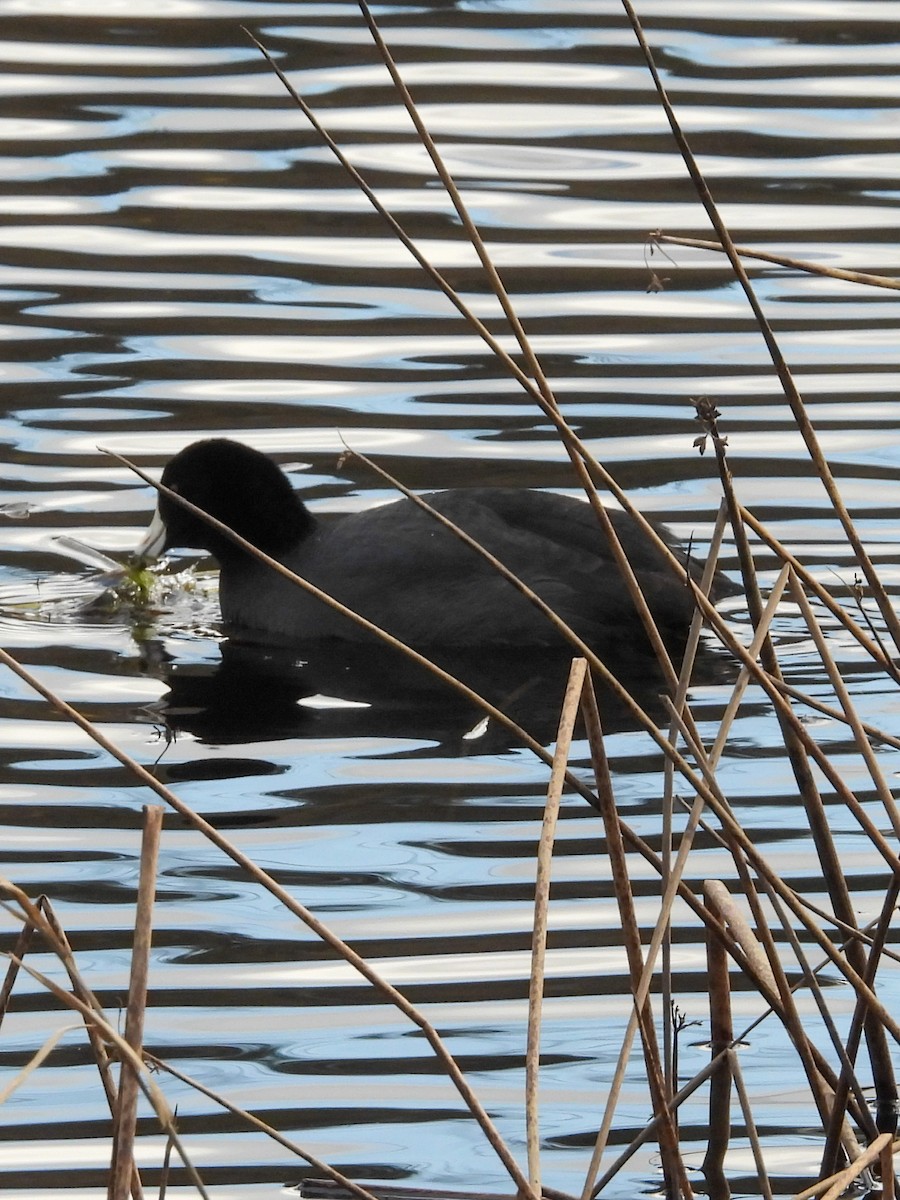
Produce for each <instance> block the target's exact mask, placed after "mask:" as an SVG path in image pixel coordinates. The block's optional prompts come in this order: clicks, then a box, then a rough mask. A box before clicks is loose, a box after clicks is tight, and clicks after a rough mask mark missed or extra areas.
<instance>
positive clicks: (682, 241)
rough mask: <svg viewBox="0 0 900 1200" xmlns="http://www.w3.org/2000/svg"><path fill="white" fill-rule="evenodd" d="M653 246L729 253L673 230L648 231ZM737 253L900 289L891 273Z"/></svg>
mask: <svg viewBox="0 0 900 1200" xmlns="http://www.w3.org/2000/svg"><path fill="white" fill-rule="evenodd" d="M648 238H649V241H650V245H651V248H652V247H653V246H654V245H660V246H684V247H686V248H687V249H688V250H712V251H713V252H714V253H717V254H723V253H725V251H724V249H723V247H722V245H721V243H720V242H708V241H704V240H703V239H702V238H689V237H680V236H679V235H677V234H673V233H663V232H662V230H660V229H656V230H653V232H651V233H650V234H648ZM734 250H735V253H736V254H739V255H740V256H741V258H752V259H757V260H759V261H760V262H767V263H772V264H773V265H774V266H776V267H787V268H788V269H789V270H793V271H802V272H803V273H804V274H805V275H824V276H825V277H826V278H828V279H843V280H845V281H846V282H848V283H859V284H862V285H864V286H865V287H879V288H889V289H891V290H892V291H897V290H900V279H894V278H892V277H891V276H890V275H872V274H870V273H869V272H867V271H844V270H842V269H841V268H840V267H823V266H822V264H821V263H813V262H808V261H807V260H805V259H802V258H788V257H787V256H786V255H784V254H771V253H769V252H768V251H766V250H751V249H750V247H749V246H735V247H734Z"/></svg>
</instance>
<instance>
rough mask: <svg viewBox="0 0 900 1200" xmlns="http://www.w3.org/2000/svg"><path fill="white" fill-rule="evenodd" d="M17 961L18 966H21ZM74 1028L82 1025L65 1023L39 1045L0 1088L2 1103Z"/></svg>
mask: <svg viewBox="0 0 900 1200" xmlns="http://www.w3.org/2000/svg"><path fill="white" fill-rule="evenodd" d="M19 965H20V964H19V963H16V966H19ZM73 1029H81V1025H63V1026H61V1027H60V1028H59V1029H55V1030H54V1031H53V1033H51V1034H50V1036H49V1037H48V1038H47V1039H46V1040H45V1041H44V1042H43V1043H42V1044H41V1045H40V1046H39V1047H38V1049H37V1050H36V1051H35V1053H34V1054H33V1055H32V1056H31V1058H29V1060H28V1062H27V1063H26V1064H25V1066H24V1067H22V1069H21V1071H19V1073H18V1074H17V1075H14V1076H13V1077H12V1079H10V1081H9V1082H8V1083H7V1084H6V1085H5V1086H4V1087H3V1088H0V1105H3V1104H5V1103H6V1102H7V1100H8V1099H9V1098H10V1096H11V1095H12V1094H13V1092H16V1091H18V1089H19V1088H20V1087H21V1086H22V1084H23V1083H25V1082H26V1080H28V1079H29V1078H30V1077H31V1075H32V1074H33V1073H34V1072H35V1071H36V1070H37V1069H38V1067H39V1066H40V1065H41V1063H43V1062H44V1061H45V1060H46V1059H47V1058H48V1057H49V1055H50V1054H52V1053H53V1051H54V1050H55V1049H56V1047H57V1046H58V1045H59V1043H60V1042H61V1041H62V1039H63V1038H64V1037H65V1036H66V1034H67V1033H71V1032H72V1030H73Z"/></svg>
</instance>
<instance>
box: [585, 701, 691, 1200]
mask: <svg viewBox="0 0 900 1200" xmlns="http://www.w3.org/2000/svg"><path fill="white" fill-rule="evenodd" d="M582 695H583V710H584V717H585V725H586V726H587V734H588V743H589V745H590V750H591V763H592V765H593V769H594V778H595V780H596V784H597V795H598V797H599V800H600V811H601V815H602V817H603V827H604V830H605V832H606V852H607V855H608V857H609V863H610V870H611V872H612V879H613V887H614V890H615V894H616V903H617V905H618V909H619V919H620V921H621V923H622V935H623V941H624V945H625V953H626V956H627V959H628V970H629V973H630V975H631V987H632V993H633V995H634V1014H635V1015H636V1017H637V1023H638V1026H639V1028H640V1031H641V1041H642V1043H643V1048H644V1066H645V1070H646V1073H647V1084H648V1086H649V1089H650V1098H651V1102H652V1105H653V1112H654V1113H658V1114H660V1116H661V1120H660V1123H659V1133H658V1143H659V1151H660V1157H661V1159H662V1168H663V1175H664V1177H665V1181H666V1193H667V1195H668V1196H669V1197H678V1196H683V1197H685V1200H691V1197H692V1196H693V1194H694V1193H693V1189H692V1188H691V1184H690V1180H689V1178H688V1174H687V1171H686V1169H685V1166H684V1162H683V1160H682V1158H681V1153H680V1150H679V1145H678V1130H677V1128H676V1125H675V1119H674V1114H673V1112H672V1110H671V1108H670V1107H669V1103H668V1095H667V1089H666V1084H665V1074H664V1072H663V1068H662V1063H661V1061H660V1057H659V1049H658V1047H657V1042H656V1032H655V1029H654V1025H653V1010H652V1008H651V1005H650V996H649V986H646V987H645V986H644V981H645V979H647V981H648V984H649V979H648V971H649V970H651V969H652V964H651V963H650V961H649V959H648V962H647V963H645V962H644V956H643V953H642V949H641V934H640V929H639V927H638V922H637V916H636V914H635V910H634V897H633V895H632V891H631V880H630V878H629V875H628V863H627V860H626V857H625V844H624V842H623V840H622V830H621V827H620V824H619V814H618V812H617V810H616V798H615V793H614V791H613V786H612V778H611V776H610V773H609V762H608V760H607V757H606V748H605V746H604V741H603V727H602V723H601V719H600V711H599V708H598V707H597V698H596V695H595V693H594V689H593V686H592V685H591V681H590V678H586V679H585V680H584V688H583V693H582ZM620 1062H622V1057H621V1056H620ZM624 1065H625V1064H624V1063H623V1066H624Z"/></svg>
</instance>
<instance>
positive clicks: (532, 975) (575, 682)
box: [525, 658, 587, 1196]
mask: <svg viewBox="0 0 900 1200" xmlns="http://www.w3.org/2000/svg"><path fill="white" fill-rule="evenodd" d="M586 674H587V662H586V660H585V659H583V658H574V659H573V660H572V666H571V668H570V670H569V678H568V682H567V684H566V692H565V696H564V698H563V704H562V711H561V713H560V718H559V730H558V733H557V737H556V749H555V751H554V754H553V767H552V770H551V772H550V782H549V783H548V785H547V803H546V804H545V806H544V818H543V821H542V823H541V837H540V841H539V843H538V854H537V871H536V876H535V882H534V922H533V924H532V932H531V970H530V972H529V978H528V1031H527V1037H526V1049H525V1142H526V1147H527V1155H528V1178H529V1181H530V1182H531V1186H532V1188H533V1189H534V1191H535V1194H536V1195H538V1196H540V1194H541V1158H540V1150H541V1139H540V1125H539V1121H538V1083H539V1077H540V1054H541V1007H542V1002H543V996H544V962H545V957H546V951H547V911H548V908H549V905H550V872H551V868H552V864H553V843H554V840H555V838H556V825H557V821H558V818H559V806H560V801H561V800H562V794H563V789H564V787H565V782H566V764H567V762H568V758H569V751H570V750H571V748H572V736H573V734H574V732H575V722H576V720H577V718H578V707H579V704H580V702H581V693H582V690H583V688H584V682H585V676H586Z"/></svg>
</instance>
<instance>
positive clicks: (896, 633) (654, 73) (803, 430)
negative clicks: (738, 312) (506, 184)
mask: <svg viewBox="0 0 900 1200" xmlns="http://www.w3.org/2000/svg"><path fill="white" fill-rule="evenodd" d="M622 4H623V6H624V8H625V12H626V14H627V15H628V19H629V21H630V22H631V26H632V28H633V30H634V33H635V37H636V38H637V41H638V45H639V46H640V48H641V52H642V54H643V55H644V60H645V62H646V64H647V68H648V70H649V72H650V75H651V77H652V79H653V84H654V87H655V88H656V93H657V96H658V97H659V101H660V104H661V105H662V107H663V111H664V112H665V114H666V119H667V121H668V122H669V127H670V129H671V131H672V136H673V137H674V139H675V142H676V144H677V146H678V149H679V152H680V153H681V156H682V158H683V160H684V163H685V166H686V167H687V170H688V174H689V175H690V177H691V181H692V182H693V184H694V187H695V189H696V191H697V195H698V197H699V199H700V202H701V204H702V205H703V207H704V208H705V209H706V213H707V216H708V217H709V219H710V221H711V223H712V226H713V228H714V229H715V231H716V236H717V237H718V238H719V241H720V242H721V244H722V248H723V250H724V251H725V253H726V254H727V255H728V259H729V261H730V263H731V267H732V270H733V271H734V273H735V276H736V278H737V280H738V282H739V283H740V285H741V288H742V289H743V291H744V295H745V296H746V297H747V301H748V303H749V305H750V308H751V310H752V312H753V316H754V318H755V320H756V323H757V325H758V327H759V331H760V333H761V334H762V337H763V341H764V342H765V344H766V348H767V350H768V352H769V356H770V357H771V359H772V364H773V366H774V367H775V371H776V374H777V375H778V378H779V381H780V382H781V386H782V389H783V390H784V394H785V397H786V399H787V402H788V404H789V406H790V409H791V412H792V413H793V416H794V421H795V422H796V424H797V428H798V429H799V431H800V435H801V436H802V438H803V440H804V442H805V443H806V448H807V451H808V452H809V456H810V460H811V462H812V464H813V466H814V467H815V470H816V473H817V475H818V476H819V479H820V480H821V482H822V486H823V487H824V488H825V492H826V494H827V496H828V499H829V501H830V502H831V506H832V508H833V509H834V512H835V514H836V516H837V518H838V520H839V521H840V523H841V526H842V527H843V530H844V535H845V536H846V538H847V540H848V542H849V543H850V545H851V546H852V548H853V552H854V554H855V555H856V559H857V562H858V563H859V566H860V568H861V569H862V572H863V574H864V575H865V577H866V580H867V582H868V584H869V586H870V588H871V589H872V594H873V596H874V597H875V601H876V603H877V604H878V607H879V609H880V610H881V615H882V619H883V620H884V623H885V626H886V628H887V629H888V630H889V632H890V634H891V638H892V640H893V642H894V645H895V646H896V647H897V649H898V651H900V619H898V616H897V614H896V613H895V612H894V608H893V606H892V604H891V602H890V599H889V597H888V595H887V592H886V591H885V589H884V586H883V584H882V582H881V580H880V579H879V577H878V573H877V571H876V570H875V566H874V564H873V563H872V560H871V559H870V557H869V555H868V552H867V551H866V548H865V546H864V545H863V542H862V539H861V538H860V536H859V534H858V533H857V530H856V526H855V525H854V523H853V520H852V518H851V516H850V513H849V511H848V510H847V507H846V505H845V504H844V501H843V497H842V496H841V493H840V489H839V488H838V485H837V481H836V480H835V478H834V475H833V474H832V471H831V468H830V466H829V465H828V462H827V460H826V458H825V456H824V454H823V453H822V449H821V446H820V445H819V440H818V437H817V435H816V432H815V429H814V428H813V425H812V422H811V421H810V419H809V415H808V413H807V411H806V407H805V405H804V403H803V399H802V397H801V395H800V392H799V390H798V388H797V385H796V383H795V382H794V377H793V374H792V372H791V370H790V367H789V366H788V364H787V361H786V360H785V358H784V356H783V354H782V353H781V348H780V347H779V345H778V340H777V338H776V337H775V333H774V331H773V329H772V326H771V325H770V323H769V321H768V318H767V317H766V315H765V312H764V311H763V308H762V305H761V304H760V302H759V300H758V298H757V296H756V293H755V291H754V289H753V285H752V283H751V282H750V277H749V275H748V274H747V272H746V270H745V268H744V264H743V262H742V261H741V258H740V256H739V254H738V253H737V251H736V250H735V246H734V242H733V241H732V239H731V234H730V233H729V231H728V227H727V226H726V224H725V222H724V221H723V220H722V217H721V214H720V213H719V210H718V208H717V207H716V203H715V201H714V199H713V196H712V193H711V191H710V189H709V186H708V185H707V183H706V180H705V178H704V177H703V174H702V172H701V170H700V167H699V165H698V163H697V161H696V159H695V158H694V155H693V152H692V150H691V148H690V145H689V143H688V141H687V138H686V137H685V135H684V133H683V131H682V129H681V126H680V124H679V121H678V118H677V117H676V115H675V110H674V108H673V107H672V105H671V103H670V102H669V98H668V96H667V94H666V90H665V88H664V86H663V82H662V79H661V78H660V75H659V72H658V70H657V68H656V63H655V61H654V57H653V52H652V51H651V49H650V46H649V44H648V42H647V39H646V37H645V35H644V30H643V27H642V25H641V22H640V19H639V18H638V15H637V13H636V12H635V9H634V6H633V5H632V3H631V0H622Z"/></svg>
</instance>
